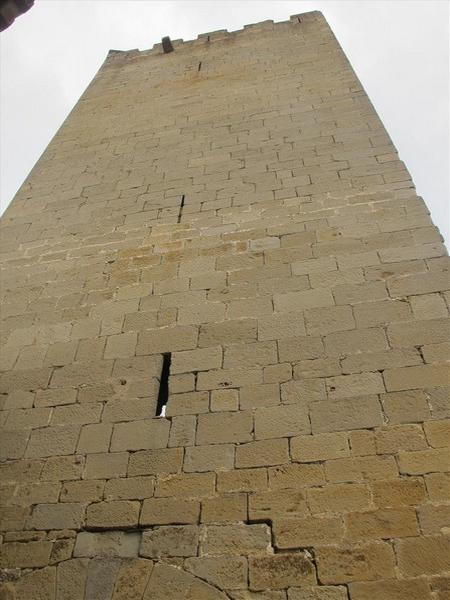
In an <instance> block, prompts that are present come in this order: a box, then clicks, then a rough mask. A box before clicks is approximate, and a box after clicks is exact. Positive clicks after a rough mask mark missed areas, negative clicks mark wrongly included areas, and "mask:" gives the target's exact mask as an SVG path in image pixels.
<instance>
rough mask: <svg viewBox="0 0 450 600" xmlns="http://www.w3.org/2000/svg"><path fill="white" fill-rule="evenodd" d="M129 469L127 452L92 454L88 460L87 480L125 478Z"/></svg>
mask: <svg viewBox="0 0 450 600" xmlns="http://www.w3.org/2000/svg"><path fill="white" fill-rule="evenodd" d="M127 467H128V453H127V452H112V453H107V454H90V455H88V456H87V458H86V470H85V474H84V476H85V478H86V479H111V478H113V477H125V475H126V473H127Z"/></svg>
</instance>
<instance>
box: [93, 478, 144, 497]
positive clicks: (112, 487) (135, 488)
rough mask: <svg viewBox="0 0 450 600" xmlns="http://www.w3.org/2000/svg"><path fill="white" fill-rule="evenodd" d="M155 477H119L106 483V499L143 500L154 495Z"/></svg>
mask: <svg viewBox="0 0 450 600" xmlns="http://www.w3.org/2000/svg"><path fill="white" fill-rule="evenodd" d="M154 490H155V478H154V477H119V478H117V479H110V480H109V481H107V482H106V485H105V493H104V498H105V500H108V501H110V500H142V499H143V498H149V497H151V496H153V492H154Z"/></svg>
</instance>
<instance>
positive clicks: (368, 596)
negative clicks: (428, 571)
mask: <svg viewBox="0 0 450 600" xmlns="http://www.w3.org/2000/svg"><path fill="white" fill-rule="evenodd" d="M349 587H350V593H351V595H352V597H353V598H355V600H385V599H386V598H389V600H431V598H432V596H431V591H430V587H429V585H428V582H427V581H425V580H424V579H402V581H398V580H392V579H391V580H388V581H386V580H380V581H373V582H369V581H365V582H357V583H351V584H350V586H349Z"/></svg>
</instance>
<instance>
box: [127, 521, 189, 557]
mask: <svg viewBox="0 0 450 600" xmlns="http://www.w3.org/2000/svg"><path fill="white" fill-rule="evenodd" d="M198 536H199V531H198V527H197V526H195V525H177V526H170V527H155V529H153V530H151V531H144V532H143V534H142V542H141V547H140V551H139V554H140V555H141V556H144V557H147V558H161V557H170V558H173V557H175V556H182V557H188V556H196V555H197V546H198Z"/></svg>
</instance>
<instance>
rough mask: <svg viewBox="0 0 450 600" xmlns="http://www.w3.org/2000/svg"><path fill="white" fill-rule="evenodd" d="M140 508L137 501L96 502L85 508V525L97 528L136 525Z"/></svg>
mask: <svg viewBox="0 0 450 600" xmlns="http://www.w3.org/2000/svg"><path fill="white" fill-rule="evenodd" d="M140 508H141V505H140V503H139V502H132V501H128V500H117V501H109V502H96V503H95V504H90V505H89V506H88V507H87V509H86V525H87V526H88V527H95V528H97V529H112V528H115V527H136V526H137V524H138V521H139V511H140Z"/></svg>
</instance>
